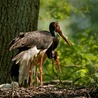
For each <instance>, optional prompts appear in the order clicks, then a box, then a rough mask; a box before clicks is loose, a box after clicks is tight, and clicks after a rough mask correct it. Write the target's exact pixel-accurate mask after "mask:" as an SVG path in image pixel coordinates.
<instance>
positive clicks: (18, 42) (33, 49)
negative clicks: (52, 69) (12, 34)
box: [9, 22, 71, 85]
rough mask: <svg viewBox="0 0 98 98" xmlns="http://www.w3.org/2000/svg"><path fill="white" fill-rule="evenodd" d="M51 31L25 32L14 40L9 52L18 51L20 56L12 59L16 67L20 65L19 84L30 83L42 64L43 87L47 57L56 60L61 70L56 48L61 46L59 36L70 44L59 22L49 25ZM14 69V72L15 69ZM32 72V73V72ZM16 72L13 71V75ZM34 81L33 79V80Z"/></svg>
mask: <svg viewBox="0 0 98 98" xmlns="http://www.w3.org/2000/svg"><path fill="white" fill-rule="evenodd" d="M49 30H50V32H49V31H33V32H26V33H25V32H24V33H22V34H20V35H19V36H18V37H16V38H14V39H13V40H12V42H11V43H10V45H9V51H11V50H13V49H18V50H19V52H18V54H17V55H16V56H15V57H14V58H13V59H12V61H14V62H15V64H14V67H15V66H17V65H19V77H18V81H19V84H22V83H24V81H25V80H26V81H27V82H28V80H29V78H30V77H32V76H31V73H33V72H34V66H36V65H38V63H40V82H41V85H42V65H43V62H44V60H45V58H46V57H48V58H50V59H51V58H54V60H55V61H56V63H57V66H58V68H59V70H60V65H59V62H58V58H57V55H56V54H57V52H55V51H54V50H55V48H56V47H57V46H58V45H59V36H58V34H59V35H60V36H61V37H62V38H63V39H64V41H65V42H66V43H67V44H68V45H71V44H70V43H69V41H68V40H67V39H66V37H65V36H64V34H63V33H62V31H61V29H60V26H59V24H58V23H57V22H52V23H50V25H49ZM14 67H12V70H13V69H14ZM30 71H31V72H30ZM13 72H14V71H12V74H13ZM31 81H32V79H31Z"/></svg>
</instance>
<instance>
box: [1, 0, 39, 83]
mask: <svg viewBox="0 0 98 98" xmlns="http://www.w3.org/2000/svg"><path fill="white" fill-rule="evenodd" d="M38 13H39V0H0V84H1V83H5V82H9V81H10V78H9V72H10V68H11V64H12V62H11V59H12V56H13V55H14V54H15V51H14V52H9V51H8V44H9V42H10V41H11V40H12V39H13V38H14V37H16V36H17V35H18V34H19V33H20V32H27V31H33V30H36V29H37V23H38Z"/></svg>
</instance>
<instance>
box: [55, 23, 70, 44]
mask: <svg viewBox="0 0 98 98" xmlns="http://www.w3.org/2000/svg"><path fill="white" fill-rule="evenodd" d="M56 31H57V32H58V34H59V35H60V36H61V37H62V38H63V39H64V41H65V42H66V43H67V44H68V45H69V46H71V43H70V42H69V41H68V40H67V39H66V37H65V36H64V34H63V33H62V31H61V29H60V26H59V25H58V24H56Z"/></svg>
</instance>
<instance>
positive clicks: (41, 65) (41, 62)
mask: <svg viewBox="0 0 98 98" xmlns="http://www.w3.org/2000/svg"><path fill="white" fill-rule="evenodd" d="M42 67H43V56H42V57H41V60H40V83H41V85H43V81H42V74H43V73H42Z"/></svg>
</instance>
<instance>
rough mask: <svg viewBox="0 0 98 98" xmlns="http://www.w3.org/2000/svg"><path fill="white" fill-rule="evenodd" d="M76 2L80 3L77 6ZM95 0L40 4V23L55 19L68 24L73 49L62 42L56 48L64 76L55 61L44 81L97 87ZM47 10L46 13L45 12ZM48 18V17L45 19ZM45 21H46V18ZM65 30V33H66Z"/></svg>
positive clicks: (52, 0)
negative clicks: (67, 82) (57, 80)
mask: <svg viewBox="0 0 98 98" xmlns="http://www.w3.org/2000/svg"><path fill="white" fill-rule="evenodd" d="M74 1H77V2H74ZM96 4H98V2H97V1H93V0H60V1H59V0H58V1H57V0H48V1H47V3H46V2H44V0H41V7H42V8H41V12H42V11H43V13H44V12H45V13H44V14H40V16H41V18H39V21H42V20H43V19H44V20H47V18H48V19H51V18H52V19H54V20H59V21H63V22H62V24H65V22H66V21H69V23H68V24H67V25H66V26H67V28H66V27H64V30H65V28H66V30H68V31H66V32H68V33H69V34H68V33H66V34H68V36H69V38H68V39H69V40H70V42H71V43H72V46H68V45H67V44H65V43H64V41H63V40H62V39H61V40H60V45H59V47H58V48H57V51H58V54H59V60H60V64H61V69H62V72H61V73H60V72H59V71H58V69H57V67H56V64H55V63H54V60H52V61H51V60H49V59H48V60H47V61H46V62H45V65H44V80H46V81H49V80H54V79H61V80H70V81H72V82H73V83H74V84H76V85H86V86H87V85H93V84H95V85H98V38H97V36H98V27H97V24H98V22H97V21H98V19H97V16H98V11H96V9H98V7H97V6H95V5H96ZM43 9H44V10H43ZM45 16H46V17H45ZM43 17H44V18H43ZM64 30H63V31H64Z"/></svg>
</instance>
